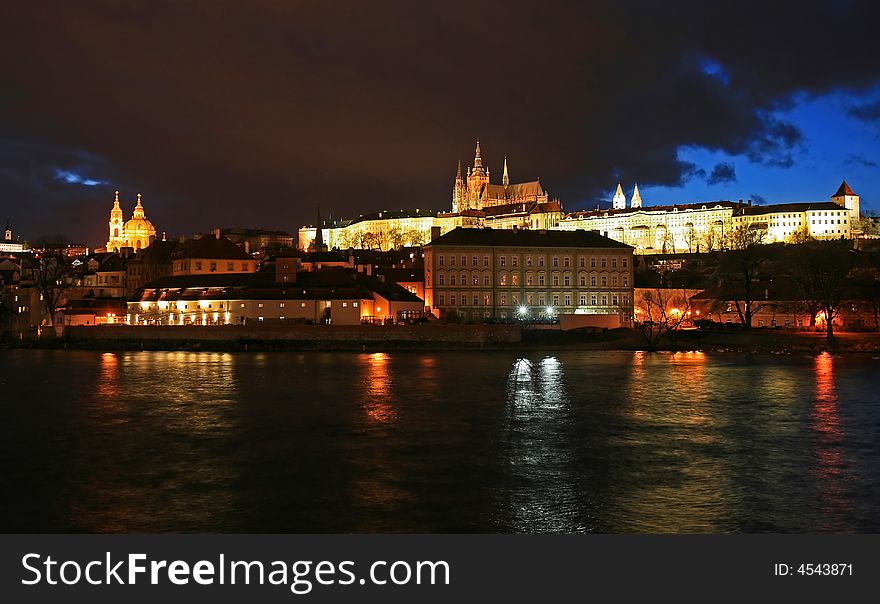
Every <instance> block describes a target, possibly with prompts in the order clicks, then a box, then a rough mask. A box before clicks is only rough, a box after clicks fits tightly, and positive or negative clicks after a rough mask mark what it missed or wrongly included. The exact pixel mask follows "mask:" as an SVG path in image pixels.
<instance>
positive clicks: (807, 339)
mask: <svg viewBox="0 0 880 604" xmlns="http://www.w3.org/2000/svg"><path fill="white" fill-rule="evenodd" d="M5 346H6V347H19V348H61V349H74V350H210V351H231V352H236V351H297V350H330V351H332V350H339V351H356V352H363V351H369V352H374V351H393V350H416V351H418V350H506V349H523V350H564V349H570V350H646V349H648V346H647V341H646V340H645V338H644V337H643V335H642V334H641V332H639V331H638V330H634V329H612V330H605V331H601V330H593V331H585V330H571V331H562V330H560V329H558V328H547V326H543V327H542V328H534V327H532V328H528V327H526V328H523V327H521V326H518V325H438V324H430V325H411V326H375V325H353V326H336V325H290V326H286V325H285V326H278V325H249V326H232V325H230V326H210V327H207V326H142V327H130V326H119V325H104V326H97V327H70V328H67V329H66V330H65V332H64V334H63V336H61V337H54V336H53V337H43V338H41V339H39V340H24V341H20V342H6V343H5ZM655 349H656V350H702V351H707V352H708V351H716V352H739V353H775V354H786V353H795V352H807V353H818V352H823V351H826V350H829V349H830V350H833V351H835V352H867V353H880V334H878V333H848V332H844V333H840V334H837V342H836V345H835V346H834V347H833V348H830V347H829V346H828V342H827V340H826V338H825V334H824V333H821V332H807V331H785V330H775V329H752V330H748V331H743V330H718V331H714V330H683V331H679V332H676V333H675V334H674V337H673V338H672V339H671V340H669V339H666V340H664V341H662V342H661V343H660V345H658V346H657V347H656V348H655Z"/></svg>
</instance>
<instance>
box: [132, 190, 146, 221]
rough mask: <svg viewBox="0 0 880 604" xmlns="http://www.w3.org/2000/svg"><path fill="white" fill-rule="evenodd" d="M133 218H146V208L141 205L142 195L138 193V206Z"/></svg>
mask: <svg viewBox="0 0 880 604" xmlns="http://www.w3.org/2000/svg"><path fill="white" fill-rule="evenodd" d="M132 217H133V218H146V214H145V213H144V206H142V205H141V194H140V193H138V200H137V205H136V206H134V213H133V214H132Z"/></svg>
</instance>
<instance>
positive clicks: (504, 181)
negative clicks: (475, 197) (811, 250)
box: [501, 155, 510, 189]
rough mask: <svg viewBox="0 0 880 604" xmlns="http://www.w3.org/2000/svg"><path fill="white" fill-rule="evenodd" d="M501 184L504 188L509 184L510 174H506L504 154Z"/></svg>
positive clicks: (505, 157)
mask: <svg viewBox="0 0 880 604" xmlns="http://www.w3.org/2000/svg"><path fill="white" fill-rule="evenodd" d="M501 184H502V185H504V188H505V189H506V188H507V187H508V186H509V185H510V176H509V175H508V174H507V156H506V155H505V156H504V175H503V176H502V177H501Z"/></svg>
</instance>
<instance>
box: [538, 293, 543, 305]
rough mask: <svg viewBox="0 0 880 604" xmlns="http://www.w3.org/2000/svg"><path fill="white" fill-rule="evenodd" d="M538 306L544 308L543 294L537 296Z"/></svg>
mask: <svg viewBox="0 0 880 604" xmlns="http://www.w3.org/2000/svg"><path fill="white" fill-rule="evenodd" d="M538 306H544V294H541V295H540V296H538Z"/></svg>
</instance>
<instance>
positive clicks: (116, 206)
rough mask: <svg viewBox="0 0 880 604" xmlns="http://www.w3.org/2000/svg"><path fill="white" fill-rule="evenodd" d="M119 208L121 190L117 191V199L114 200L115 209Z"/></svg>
mask: <svg viewBox="0 0 880 604" xmlns="http://www.w3.org/2000/svg"><path fill="white" fill-rule="evenodd" d="M118 208H119V191H116V199H115V200H114V201H113V209H114V210H116V209H118Z"/></svg>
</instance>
